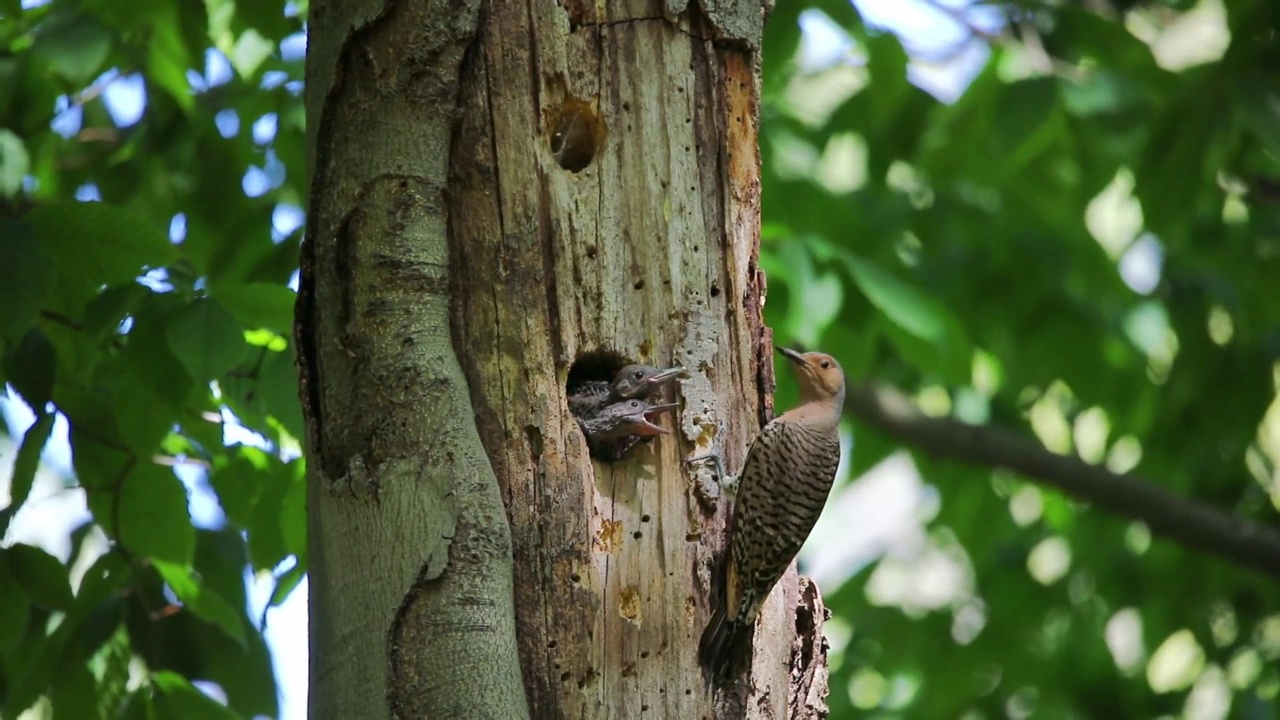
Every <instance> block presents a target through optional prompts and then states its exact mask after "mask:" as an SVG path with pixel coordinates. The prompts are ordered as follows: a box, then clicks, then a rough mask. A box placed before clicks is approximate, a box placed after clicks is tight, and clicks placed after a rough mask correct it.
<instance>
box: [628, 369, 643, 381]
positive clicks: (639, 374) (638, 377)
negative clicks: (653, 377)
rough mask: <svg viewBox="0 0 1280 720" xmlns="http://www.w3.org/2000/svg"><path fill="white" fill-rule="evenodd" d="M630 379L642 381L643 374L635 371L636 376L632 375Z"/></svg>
mask: <svg viewBox="0 0 1280 720" xmlns="http://www.w3.org/2000/svg"><path fill="white" fill-rule="evenodd" d="M631 377H634V378H635V379H637V380H640V379H643V378H644V373H643V372H640V371H639V370H637V371H636V374H635V375H632V376H631Z"/></svg>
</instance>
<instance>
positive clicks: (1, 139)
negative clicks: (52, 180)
mask: <svg viewBox="0 0 1280 720" xmlns="http://www.w3.org/2000/svg"><path fill="white" fill-rule="evenodd" d="M30 171H31V156H30V155H29V154H28V153H27V146H26V144H24V143H23V142H22V138H20V137H18V136H17V135H16V134H14V132H13V131H12V130H7V129H4V128H0V195H3V196H5V197H13V196H14V195H17V194H18V192H19V191H20V190H22V179H23V178H25V177H26V176H27V173H28V172H30Z"/></svg>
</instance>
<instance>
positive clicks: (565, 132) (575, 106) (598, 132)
mask: <svg viewBox="0 0 1280 720" xmlns="http://www.w3.org/2000/svg"><path fill="white" fill-rule="evenodd" d="M551 127H552V130H551V137H550V145H551V156H552V157H554V158H555V159H556V162H557V163H559V164H560V167H562V168H564V169H565V170H568V171H569V172H571V173H578V172H582V171H583V170H584V169H585V168H586V167H587V166H588V165H590V164H591V161H592V160H593V159H595V156H596V149H597V148H599V147H600V144H601V142H602V141H603V140H604V124H603V123H602V122H600V118H599V117H597V116H596V112H595V110H593V109H592V108H591V106H590V105H588V104H587V103H585V102H582V101H581V100H566V101H565V103H564V104H563V105H561V106H560V108H559V112H557V113H556V114H555V117H554V118H553V120H552V123H551Z"/></svg>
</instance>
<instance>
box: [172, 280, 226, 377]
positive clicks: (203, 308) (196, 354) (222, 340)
mask: <svg viewBox="0 0 1280 720" xmlns="http://www.w3.org/2000/svg"><path fill="white" fill-rule="evenodd" d="M168 337H169V348H170V349H171V350H173V354H174V355H177V356H178V359H179V360H181V361H182V364H183V365H184V366H186V368H187V372H189V373H190V374H191V377H193V378H195V379H196V380H197V381H205V380H211V379H214V378H217V377H219V376H221V375H222V374H223V373H225V372H227V371H228V370H230V369H231V368H233V367H235V366H236V363H238V362H239V361H240V358H242V357H244V353H245V342H244V330H243V329H242V328H241V327H240V324H239V323H237V322H236V320H235V318H233V317H231V315H230V314H229V313H228V312H227V311H226V310H224V309H223V308H222V305H221V304H219V303H218V302H217V301H216V300H213V299H211V298H201V299H197V300H195V301H193V302H192V303H191V304H190V305H188V306H187V307H185V308H183V309H182V310H179V311H178V312H177V313H175V314H174V316H173V317H172V318H171V319H170V321H169V329H168Z"/></svg>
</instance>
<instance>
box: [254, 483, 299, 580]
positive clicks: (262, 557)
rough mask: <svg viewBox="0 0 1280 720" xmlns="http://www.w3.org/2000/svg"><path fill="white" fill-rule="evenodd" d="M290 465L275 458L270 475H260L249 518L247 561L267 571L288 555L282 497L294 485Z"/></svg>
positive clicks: (288, 548) (289, 550)
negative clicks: (282, 517)
mask: <svg viewBox="0 0 1280 720" xmlns="http://www.w3.org/2000/svg"><path fill="white" fill-rule="evenodd" d="M293 474H294V470H293V468H292V467H287V466H285V465H283V464H281V463H279V462H278V461H276V462H273V463H272V464H271V466H270V471H269V474H267V475H266V476H265V477H263V476H261V475H260V476H259V482H260V483H261V487H260V490H259V491H258V496H257V498H256V500H255V502H254V506H253V510H252V513H251V515H250V518H249V526H248V530H249V560H250V562H252V563H253V566H254V567H255V568H258V569H260V570H270V569H271V568H274V567H275V566H276V565H279V564H280V561H281V560H284V559H285V558H286V557H288V556H289V554H290V552H292V551H291V549H290V547H289V546H288V544H287V543H286V541H285V537H284V525H283V523H282V522H281V515H283V514H284V499H285V496H286V495H287V494H288V493H289V491H290V490H291V489H292V487H293Z"/></svg>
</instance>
